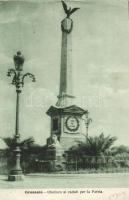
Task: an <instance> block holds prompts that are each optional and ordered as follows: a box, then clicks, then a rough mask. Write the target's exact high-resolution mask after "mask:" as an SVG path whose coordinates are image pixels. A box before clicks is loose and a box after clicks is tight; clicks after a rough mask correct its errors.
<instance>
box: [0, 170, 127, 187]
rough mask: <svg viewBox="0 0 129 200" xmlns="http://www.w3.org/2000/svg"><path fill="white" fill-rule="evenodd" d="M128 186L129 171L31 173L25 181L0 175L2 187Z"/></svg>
mask: <svg viewBox="0 0 129 200" xmlns="http://www.w3.org/2000/svg"><path fill="white" fill-rule="evenodd" d="M77 187H78V188H93V187H97V188H106V187H108V188H113V187H114V188H128V187H129V173H117V174H115V173H112V174H62V175H61V174H60V175H59V174H31V175H27V176H25V178H24V180H23V181H19V182H9V181H7V177H6V176H0V189H2V188H5V189H6V188H20V189H24V188H77Z"/></svg>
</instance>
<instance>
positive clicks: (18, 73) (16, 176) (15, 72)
mask: <svg viewBox="0 0 129 200" xmlns="http://www.w3.org/2000/svg"><path fill="white" fill-rule="evenodd" d="M13 59H14V64H15V69H13V68H11V69H9V70H8V73H7V76H9V77H11V76H12V77H13V79H12V85H14V86H15V87H16V126H15V136H14V139H15V148H14V150H13V155H14V160H15V163H14V167H13V168H12V169H11V171H10V172H9V175H8V180H9V181H19V180H22V179H23V173H22V169H21V165H20V157H21V150H20V133H19V106H20V94H21V92H22V87H23V86H24V80H25V78H26V77H29V78H31V79H32V82H35V76H34V75H33V74H31V73H26V74H22V71H23V64H24V61H25V59H24V57H23V55H22V54H21V52H20V51H18V52H17V54H16V55H14V58H13Z"/></svg>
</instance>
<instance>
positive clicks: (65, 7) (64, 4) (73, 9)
mask: <svg viewBox="0 0 129 200" xmlns="http://www.w3.org/2000/svg"><path fill="white" fill-rule="evenodd" d="M61 2H62V5H63V8H64V11H65V13H66V15H67V18H69V17H70V15H72V13H74V12H75V11H76V10H78V9H80V8H71V7H69V9H68V7H67V5H66V3H65V2H64V1H61Z"/></svg>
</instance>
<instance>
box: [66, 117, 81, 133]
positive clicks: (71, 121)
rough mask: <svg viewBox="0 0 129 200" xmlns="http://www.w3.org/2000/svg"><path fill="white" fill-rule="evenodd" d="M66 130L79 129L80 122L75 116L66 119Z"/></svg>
mask: <svg viewBox="0 0 129 200" xmlns="http://www.w3.org/2000/svg"><path fill="white" fill-rule="evenodd" d="M66 128H67V129H68V130H69V131H73V132H74V131H77V130H78V128H79V120H78V118H77V117H75V116H69V117H67V119H66Z"/></svg>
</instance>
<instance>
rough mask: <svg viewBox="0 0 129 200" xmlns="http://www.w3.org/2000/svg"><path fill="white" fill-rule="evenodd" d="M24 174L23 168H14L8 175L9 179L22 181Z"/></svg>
mask: <svg viewBox="0 0 129 200" xmlns="http://www.w3.org/2000/svg"><path fill="white" fill-rule="evenodd" d="M23 179H24V175H23V173H22V171H21V170H12V171H11V172H10V174H9V175H8V181H22V180H23Z"/></svg>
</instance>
